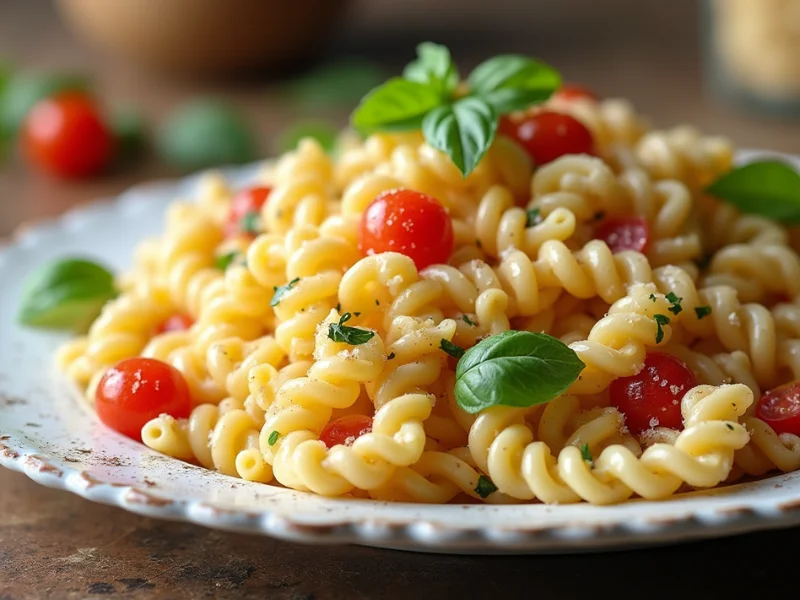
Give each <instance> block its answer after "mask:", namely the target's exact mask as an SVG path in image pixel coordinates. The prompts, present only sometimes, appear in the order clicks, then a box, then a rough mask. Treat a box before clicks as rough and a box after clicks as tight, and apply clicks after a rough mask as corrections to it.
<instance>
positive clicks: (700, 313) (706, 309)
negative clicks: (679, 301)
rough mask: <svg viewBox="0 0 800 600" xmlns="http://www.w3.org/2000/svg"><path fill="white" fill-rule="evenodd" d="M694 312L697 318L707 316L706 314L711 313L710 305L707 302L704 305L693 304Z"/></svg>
mask: <svg viewBox="0 0 800 600" xmlns="http://www.w3.org/2000/svg"><path fill="white" fill-rule="evenodd" d="M694 314H696V315H697V319H698V320H700V319H702V318H704V317H707V316H708V315H710V314H711V306H709V305H708V304H706V305H705V306H695V307H694Z"/></svg>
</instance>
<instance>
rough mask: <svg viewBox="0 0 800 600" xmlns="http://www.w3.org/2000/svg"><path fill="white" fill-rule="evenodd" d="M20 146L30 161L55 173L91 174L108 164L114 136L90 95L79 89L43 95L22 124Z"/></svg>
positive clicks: (67, 174)
mask: <svg viewBox="0 0 800 600" xmlns="http://www.w3.org/2000/svg"><path fill="white" fill-rule="evenodd" d="M22 147H23V151H24V153H25V154H26V156H27V157H28V159H29V160H30V161H32V162H33V163H35V164H36V165H38V166H39V167H41V168H42V169H43V170H45V171H48V172H50V173H52V174H54V175H57V176H60V177H65V178H78V177H85V176H88V175H94V174H96V173H99V172H100V171H102V170H103V168H104V167H106V165H108V164H109V162H110V160H111V158H112V157H113V154H114V138H113V136H112V134H111V131H110V130H109V128H108V126H107V125H106V124H105V122H104V121H103V118H102V117H101V115H100V111H99V110H98V108H97V106H96V105H95V103H94V102H93V101H92V99H91V98H89V97H88V96H85V95H83V94H81V93H78V92H65V93H63V94H60V95H57V96H53V97H50V98H45V99H43V100H41V101H39V102H38V103H36V104H35V105H34V106H33V108H31V110H30V112H29V113H28V115H27V117H26V118H25V121H24V122H23V126H22Z"/></svg>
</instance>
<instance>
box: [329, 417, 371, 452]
mask: <svg viewBox="0 0 800 600" xmlns="http://www.w3.org/2000/svg"><path fill="white" fill-rule="evenodd" d="M370 431H372V418H371V417H366V416H364V415H347V416H346V417H342V418H340V419H336V420H335V421H331V422H330V423H328V424H327V425H326V426H325V429H323V430H322V433H321V434H320V435H319V439H320V440H322V441H323V442H324V443H325V445H326V446H327V447H328V448H333V447H334V446H337V445H339V444H343V445H345V446H352V445H353V442H354V441H355V440H356V438H358V437H360V436H362V435H364V434H365V433H369V432H370Z"/></svg>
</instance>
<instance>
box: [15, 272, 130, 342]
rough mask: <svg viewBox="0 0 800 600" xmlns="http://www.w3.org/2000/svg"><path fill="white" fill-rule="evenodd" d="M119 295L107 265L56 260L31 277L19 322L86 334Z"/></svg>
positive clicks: (27, 284)
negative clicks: (93, 322) (109, 303)
mask: <svg viewBox="0 0 800 600" xmlns="http://www.w3.org/2000/svg"><path fill="white" fill-rule="evenodd" d="M116 295H117V289H116V287H115V285H114V275H113V274H112V273H111V272H110V271H109V270H108V269H106V268H105V267H104V266H102V265H100V264H97V263H95V262H92V261H89V260H86V259H82V258H67V259H63V260H58V261H53V262H51V263H47V264H45V265H42V266H41V267H39V268H38V269H36V270H35V271H33V272H32V273H31V274H30V275H29V276H28V279H27V280H26V283H25V286H24V289H23V291H22V297H21V302H20V310H19V317H18V318H19V322H20V323H21V324H23V325H27V326H30V327H41V328H47V329H69V330H73V331H77V332H82V331H85V330H86V329H87V328H88V326H89V324H90V323H91V322H92V321H93V320H94V319H95V318H96V317H97V315H98V314H99V313H100V309H101V308H102V307H103V305H104V304H105V303H106V302H107V301H108V300H110V299H111V298H113V297H114V296H116Z"/></svg>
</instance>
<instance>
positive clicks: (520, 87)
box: [467, 54, 561, 115]
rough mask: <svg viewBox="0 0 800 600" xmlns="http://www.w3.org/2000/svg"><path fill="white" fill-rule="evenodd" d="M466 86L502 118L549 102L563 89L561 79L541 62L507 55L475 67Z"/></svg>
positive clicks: (525, 57)
mask: <svg viewBox="0 0 800 600" xmlns="http://www.w3.org/2000/svg"><path fill="white" fill-rule="evenodd" d="M467 84H468V85H469V89H470V91H471V93H473V94H474V95H476V96H478V97H479V98H481V99H482V100H484V101H485V102H488V103H489V104H491V105H492V107H493V108H494V109H495V111H496V112H497V114H499V115H503V114H506V113H509V112H512V111H515V110H522V109H524V108H527V107H528V106H530V105H531V104H536V103H537V102H543V101H545V100H547V99H548V98H549V97H550V96H551V95H552V94H553V92H555V91H556V90H557V89H558V88H559V87H560V86H561V76H560V75H559V74H558V71H556V70H555V69H553V68H552V67H551V66H549V65H547V64H545V63H543V62H541V61H538V60H535V59H532V58H528V57H527V56H519V55H515V54H507V55H502V56H495V57H494V58H490V59H489V60H487V61H485V62H483V63H481V64H480V65H478V66H477V67H475V70H474V71H472V73H470V75H469V78H468V79H467Z"/></svg>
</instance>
